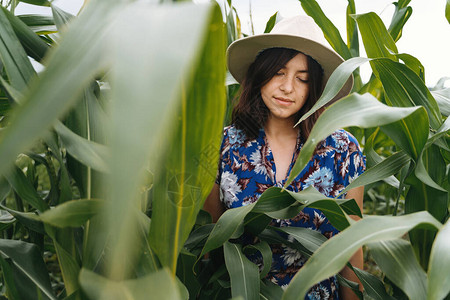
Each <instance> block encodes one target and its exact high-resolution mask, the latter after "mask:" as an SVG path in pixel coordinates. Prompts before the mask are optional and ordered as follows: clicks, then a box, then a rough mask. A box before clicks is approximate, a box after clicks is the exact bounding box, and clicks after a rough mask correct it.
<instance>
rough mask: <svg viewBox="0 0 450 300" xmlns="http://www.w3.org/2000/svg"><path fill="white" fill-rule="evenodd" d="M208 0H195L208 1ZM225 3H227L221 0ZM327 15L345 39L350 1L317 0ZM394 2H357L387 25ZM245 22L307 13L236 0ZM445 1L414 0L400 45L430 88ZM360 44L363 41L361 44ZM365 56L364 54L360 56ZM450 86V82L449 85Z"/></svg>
mask: <svg viewBox="0 0 450 300" xmlns="http://www.w3.org/2000/svg"><path fill="white" fill-rule="evenodd" d="M208 1H209V0H195V2H208ZM222 1H226V0H222ZM317 2H318V3H319V5H320V6H321V7H322V10H323V11H324V12H325V15H326V16H327V17H328V18H329V19H330V20H331V21H332V22H333V23H334V24H335V25H336V27H337V28H338V29H339V31H340V32H341V35H342V37H343V38H344V40H346V29H345V11H346V7H347V3H348V1H347V0H317ZM392 2H393V0H355V5H356V11H357V13H358V14H362V13H367V12H370V11H373V12H375V13H377V14H378V15H379V16H380V17H381V19H382V20H383V21H384V23H385V24H387V26H388V25H389V24H390V20H391V18H392V14H393V12H394V9H395V7H394V5H392ZM53 3H54V5H56V6H58V7H59V8H61V9H63V10H65V11H67V12H70V13H72V14H77V13H78V11H79V9H80V7H81V6H82V3H83V0H54V1H53ZM232 3H233V6H234V7H235V8H236V10H237V12H238V15H239V18H240V19H241V23H242V31H243V32H244V33H246V34H252V31H251V25H250V24H251V23H250V18H249V16H250V7H251V13H252V20H253V28H254V33H255V34H260V33H263V31H264V28H265V25H266V22H267V21H268V20H269V18H270V16H272V15H273V14H274V13H276V12H277V11H278V12H279V13H280V15H281V17H290V16H294V15H297V14H305V13H304V11H303V9H302V7H301V5H300V1H298V0H234V1H233V2H232ZM445 4H446V0H412V1H411V3H410V6H412V8H413V13H412V15H411V17H410V19H409V20H408V22H407V23H406V25H405V27H404V30H403V35H402V37H401V39H400V40H399V41H398V42H397V47H398V50H399V52H400V53H408V54H411V55H413V56H415V57H417V58H418V59H419V60H420V61H421V62H422V64H423V65H424V67H425V81H426V84H427V85H428V86H430V87H432V86H434V85H435V84H436V83H437V81H438V80H439V79H440V78H442V77H450V58H449V54H450V24H449V23H448V22H447V20H446V18H445V14H444V12H445ZM28 13H38V14H50V13H51V12H50V10H49V9H48V8H42V7H37V6H33V5H28V4H23V3H21V4H19V7H18V8H17V9H16V14H28ZM360 45H362V42H361V41H360ZM360 55H361V56H365V53H361V54H360ZM369 68H370V67H369V65H368V64H367V65H363V67H362V69H361V74H362V77H363V80H364V81H366V80H367V79H368V77H369V75H370V71H369ZM446 86H447V87H449V86H450V80H448V81H447V82H446Z"/></svg>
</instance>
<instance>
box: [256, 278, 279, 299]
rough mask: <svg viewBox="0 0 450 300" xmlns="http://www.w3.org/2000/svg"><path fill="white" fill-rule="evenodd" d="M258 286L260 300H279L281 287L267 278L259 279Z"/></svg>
mask: <svg viewBox="0 0 450 300" xmlns="http://www.w3.org/2000/svg"><path fill="white" fill-rule="evenodd" d="M260 288H261V293H260V296H261V299H262V300H279V299H281V297H282V296H283V289H282V288H281V287H280V286H279V285H277V284H275V283H273V282H271V281H269V280H264V281H261V282H260Z"/></svg>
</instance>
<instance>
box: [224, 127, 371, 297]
mask: <svg viewBox="0 0 450 300" xmlns="http://www.w3.org/2000/svg"><path fill="white" fill-rule="evenodd" d="M301 148H302V143H301V142H300V135H299V137H298V138H297V147H296V151H295V152H294V153H293V155H292V159H291V165H290V167H289V170H288V174H287V176H286V178H283V179H281V180H279V181H277V180H275V178H276V177H275V174H276V166H275V162H274V159H273V155H272V152H271V150H270V146H269V145H268V143H267V139H266V136H265V132H264V130H263V129H260V132H259V136H258V137H257V138H256V139H255V140H249V141H246V137H245V134H244V132H243V131H242V130H239V129H237V128H236V127H234V126H233V125H232V126H228V127H225V129H224V138H223V141H222V146H221V153H220V162H219V170H218V174H217V178H216V183H217V184H219V186H220V195H221V201H223V203H224V205H225V207H226V208H227V209H229V208H234V207H240V206H244V205H248V204H250V203H253V202H255V201H257V200H258V198H259V197H260V196H261V194H262V193H263V192H264V191H265V190H266V189H268V188H269V187H272V186H278V187H282V186H283V185H284V183H285V181H286V179H287V178H288V176H289V174H290V172H291V169H292V167H293V165H294V163H295V160H296V159H297V157H298V155H299V153H300V149H301ZM364 169H365V157H364V155H363V154H362V152H361V150H360V148H359V145H358V142H357V140H356V139H355V138H354V137H353V136H352V135H351V134H350V133H348V132H347V131H345V130H337V131H336V132H334V133H332V134H331V135H330V136H328V137H327V138H326V139H325V140H323V141H321V142H320V143H319V145H318V147H317V149H316V152H315V154H314V156H313V157H312V158H311V160H310V161H309V163H308V165H307V166H306V167H305V168H304V169H303V170H302V172H301V173H300V174H299V175H298V176H297V177H296V178H295V179H294V180H293V181H292V183H291V184H290V185H289V187H288V189H289V190H291V191H294V192H299V191H301V190H303V189H305V188H306V187H308V186H314V187H315V188H316V189H317V190H318V191H320V192H321V193H322V194H324V195H325V196H327V197H336V196H337V195H338V194H339V193H340V191H342V190H343V189H344V188H345V187H346V186H347V185H348V184H349V183H350V182H352V181H353V180H354V179H355V178H356V177H358V176H359V175H360V174H361V173H362V172H364ZM271 225H272V226H278V227H285V226H297V227H304V228H309V229H312V230H316V231H318V232H320V233H322V234H323V235H324V236H326V237H327V238H330V237H332V236H333V235H335V234H337V233H338V230H337V229H336V228H334V227H333V226H332V225H331V224H330V223H329V222H328V220H327V218H326V217H325V215H324V214H323V213H322V212H321V211H320V210H318V209H313V208H309V207H307V208H305V209H304V210H303V211H301V212H300V213H299V214H298V215H297V216H295V217H294V218H292V219H289V220H273V221H272V223H271ZM287 238H288V240H292V237H290V236H287ZM271 248H272V256H273V262H272V266H271V269H270V272H269V274H268V275H267V278H268V279H270V280H271V281H272V282H274V283H276V284H278V285H280V286H281V287H283V288H286V287H287V285H288V284H289V282H290V281H291V279H292V278H293V277H294V275H295V274H296V273H297V271H298V270H299V269H300V268H301V267H302V266H303V265H304V263H305V262H306V258H305V257H303V256H302V255H301V254H300V253H299V252H298V251H296V250H295V249H292V248H290V247H288V246H286V245H283V244H274V245H271ZM256 260H259V259H256ZM305 299H339V295H338V288H337V280H336V277H335V276H334V277H331V278H329V279H328V280H325V281H323V282H321V283H319V284H317V285H315V286H314V287H313V288H311V290H310V291H309V293H308V294H307V295H306V297H305Z"/></svg>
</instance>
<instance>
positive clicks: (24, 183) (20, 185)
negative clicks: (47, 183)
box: [5, 166, 48, 212]
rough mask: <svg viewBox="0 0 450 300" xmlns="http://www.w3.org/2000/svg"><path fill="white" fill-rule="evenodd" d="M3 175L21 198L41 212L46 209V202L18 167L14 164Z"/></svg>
mask: <svg viewBox="0 0 450 300" xmlns="http://www.w3.org/2000/svg"><path fill="white" fill-rule="evenodd" d="M5 177H6V180H8V182H9V184H10V185H11V187H12V188H13V189H14V190H15V191H16V193H17V194H18V195H19V196H20V197H21V198H22V200H24V201H26V202H27V203H29V204H30V205H31V206H33V207H34V208H36V209H37V210H39V211H41V212H43V211H45V210H47V209H48V205H47V203H45V202H44V200H43V199H42V198H41V197H40V196H39V195H38V193H37V191H36V190H35V189H34V187H33V185H32V184H31V182H30V181H29V180H28V179H27V178H26V176H25V174H23V172H22V170H20V169H19V168H18V167H16V166H14V167H13V168H12V169H11V171H10V172H8V173H7V174H5Z"/></svg>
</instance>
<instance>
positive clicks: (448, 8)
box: [445, 0, 450, 23]
mask: <svg viewBox="0 0 450 300" xmlns="http://www.w3.org/2000/svg"><path fill="white" fill-rule="evenodd" d="M445 17H446V18H447V21H448V22H449V23H450V0H447V4H446V5H445Z"/></svg>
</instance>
